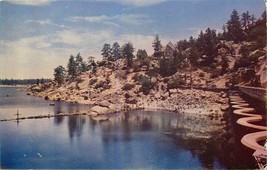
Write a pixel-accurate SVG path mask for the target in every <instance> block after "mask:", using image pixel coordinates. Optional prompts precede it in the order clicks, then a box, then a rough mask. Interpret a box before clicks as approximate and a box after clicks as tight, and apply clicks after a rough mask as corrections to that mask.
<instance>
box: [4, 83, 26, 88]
mask: <svg viewBox="0 0 267 170" xmlns="http://www.w3.org/2000/svg"><path fill="white" fill-rule="evenodd" d="M29 85H30V84H28V85H2V84H0V87H23V88H27V87H28V86H29Z"/></svg>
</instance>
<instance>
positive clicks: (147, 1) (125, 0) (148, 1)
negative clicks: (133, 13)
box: [119, 0, 167, 7]
mask: <svg viewBox="0 0 267 170" xmlns="http://www.w3.org/2000/svg"><path fill="white" fill-rule="evenodd" d="M165 1H167V0H120V1H119V2H120V3H122V4H123V5H128V6H135V7H147V6H152V5H157V4H160V3H163V2H165Z"/></svg>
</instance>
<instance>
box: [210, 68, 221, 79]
mask: <svg viewBox="0 0 267 170" xmlns="http://www.w3.org/2000/svg"><path fill="white" fill-rule="evenodd" d="M220 73H221V71H220V70H219V69H216V70H214V71H213V72H211V75H210V78H212V79H213V78H217V77H219V76H220Z"/></svg>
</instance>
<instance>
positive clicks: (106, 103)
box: [99, 100, 111, 107]
mask: <svg viewBox="0 0 267 170" xmlns="http://www.w3.org/2000/svg"><path fill="white" fill-rule="evenodd" d="M110 104H111V103H109V102H108V101H107V100H103V101H101V102H100V103H99V106H102V107H109V105H110Z"/></svg>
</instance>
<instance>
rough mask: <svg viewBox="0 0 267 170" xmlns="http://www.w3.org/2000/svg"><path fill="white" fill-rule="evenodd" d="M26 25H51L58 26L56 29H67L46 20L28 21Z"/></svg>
mask: <svg viewBox="0 0 267 170" xmlns="http://www.w3.org/2000/svg"><path fill="white" fill-rule="evenodd" d="M25 23H36V24H39V25H42V26H44V25H51V26H56V27H60V28H66V26H65V25H61V24H55V23H52V22H51V20H50V19H46V20H27V21H25Z"/></svg>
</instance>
